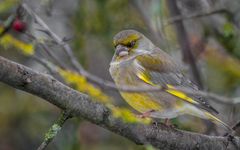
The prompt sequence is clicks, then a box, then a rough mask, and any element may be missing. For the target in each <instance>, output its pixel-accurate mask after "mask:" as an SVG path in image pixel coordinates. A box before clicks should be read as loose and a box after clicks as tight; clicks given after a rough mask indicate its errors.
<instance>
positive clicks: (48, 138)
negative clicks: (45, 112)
mask: <svg viewBox="0 0 240 150" xmlns="http://www.w3.org/2000/svg"><path fill="white" fill-rule="evenodd" d="M69 118H71V116H70V113H69V112H67V111H63V112H62V113H61V115H60V116H59V118H58V120H57V121H56V122H55V123H54V124H53V125H52V126H51V128H50V129H49V130H48V132H47V133H46V134H45V138H44V141H43V142H42V143H41V145H40V146H39V147H38V148H37V150H44V149H46V148H47V146H48V144H49V143H50V142H51V141H52V140H53V138H54V137H55V136H56V135H57V133H58V132H59V131H60V130H61V129H62V126H63V124H64V123H65V122H66V121H67V119H69Z"/></svg>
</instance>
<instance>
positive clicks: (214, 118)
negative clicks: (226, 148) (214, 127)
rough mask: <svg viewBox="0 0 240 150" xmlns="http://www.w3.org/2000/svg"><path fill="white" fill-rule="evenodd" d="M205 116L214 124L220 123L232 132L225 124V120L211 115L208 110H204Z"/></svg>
mask: <svg viewBox="0 0 240 150" xmlns="http://www.w3.org/2000/svg"><path fill="white" fill-rule="evenodd" d="M204 114H205V116H206V118H207V119H209V120H210V121H212V122H213V123H215V124H220V125H221V126H223V127H224V128H225V129H227V130H228V131H230V132H232V131H233V129H232V128H231V127H230V126H229V125H227V124H226V123H225V122H223V121H222V120H220V119H218V118H217V117H216V116H214V115H212V114H211V113H209V112H206V111H205V112H204Z"/></svg>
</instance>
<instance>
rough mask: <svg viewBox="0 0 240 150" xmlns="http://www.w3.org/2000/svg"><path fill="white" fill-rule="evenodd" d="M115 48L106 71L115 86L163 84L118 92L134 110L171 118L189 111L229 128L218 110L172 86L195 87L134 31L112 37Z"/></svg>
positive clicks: (174, 65)
mask: <svg viewBox="0 0 240 150" xmlns="http://www.w3.org/2000/svg"><path fill="white" fill-rule="evenodd" d="M113 43H114V46H115V48H116V50H115V54H114V56H113V58H112V61H111V63H110V69H109V71H110V74H111V76H112V78H113V80H114V82H115V83H116V85H117V86H118V87H126V86H129V87H133V86H136V87H146V86H148V87H149V86H163V87H167V88H166V90H165V91H159V92H151V91H149V92H134V93H132V92H122V91H120V94H121V95H122V97H123V98H124V99H125V100H126V101H127V103H128V104H129V105H131V106H132V107H133V108H134V109H136V110H137V111H139V112H141V113H146V112H149V113H148V114H149V115H150V117H155V118H174V117H177V116H179V115H182V114H190V115H194V116H197V117H200V118H204V119H209V120H211V121H213V122H215V123H219V124H221V125H223V126H224V127H226V128H228V129H229V130H230V127H229V126H228V125H226V124H225V123H224V122H222V121H221V120H219V119H218V118H217V117H215V115H216V114H217V113H218V112H217V111H216V110H215V109H214V108H213V107H212V106H210V105H209V104H208V103H207V101H206V100H205V99H204V98H202V97H199V96H190V95H187V94H185V93H183V92H181V91H178V90H176V89H174V87H187V88H190V89H193V90H198V87H197V86H196V85H195V84H194V83H192V82H191V81H190V80H189V79H188V78H187V77H185V76H184V75H183V74H182V69H181V66H180V65H179V64H178V63H176V62H175V61H174V60H173V58H172V57H171V56H169V55H168V54H167V53H165V52H164V51H162V50H161V49H160V48H158V47H156V46H155V45H154V44H153V43H152V42H151V41H150V40H149V39H148V38H146V37H145V36H144V35H143V34H141V33H139V32H137V31H135V30H124V31H121V32H119V33H118V34H116V35H115V37H114V39H113Z"/></svg>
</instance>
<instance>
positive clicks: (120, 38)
mask: <svg viewBox="0 0 240 150" xmlns="http://www.w3.org/2000/svg"><path fill="white" fill-rule="evenodd" d="M113 44H114V47H115V53H114V56H113V59H112V62H121V61H124V60H129V59H131V58H134V57H136V56H138V55H140V54H143V53H146V52H149V51H151V50H152V49H153V48H154V45H153V43H152V42H151V41H150V40H149V39H148V38H146V37H145V36H144V35H143V34H141V33H139V32H138V31H135V30H123V31H121V32H119V33H117V34H116V35H115V36H114V38H113Z"/></svg>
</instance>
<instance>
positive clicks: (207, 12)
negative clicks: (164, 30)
mask: <svg viewBox="0 0 240 150" xmlns="http://www.w3.org/2000/svg"><path fill="white" fill-rule="evenodd" d="M224 12H226V10H225V9H224V8H217V9H211V10H204V11H201V12H195V13H192V14H189V15H178V16H174V17H171V18H170V19H168V20H167V21H166V22H164V26H167V25H170V24H173V23H175V22H177V21H184V20H189V19H194V18H199V17H207V16H209V15H213V14H218V13H224Z"/></svg>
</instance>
